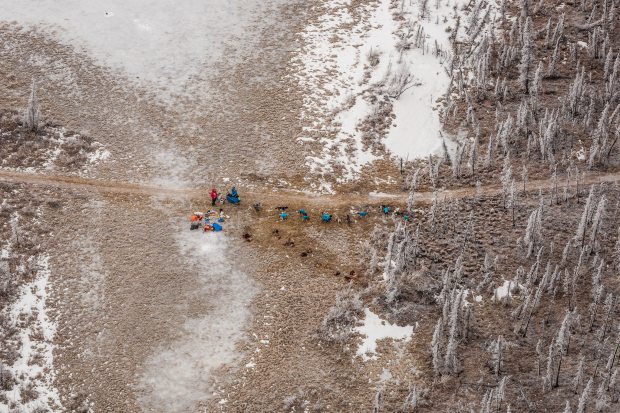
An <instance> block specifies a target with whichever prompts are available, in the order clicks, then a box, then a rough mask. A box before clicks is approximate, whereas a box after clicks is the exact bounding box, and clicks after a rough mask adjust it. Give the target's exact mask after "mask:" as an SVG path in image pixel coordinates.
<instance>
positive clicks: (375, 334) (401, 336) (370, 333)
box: [354, 308, 413, 361]
mask: <svg viewBox="0 0 620 413" xmlns="http://www.w3.org/2000/svg"><path fill="white" fill-rule="evenodd" d="M364 316H365V317H364V320H363V321H362V324H361V325H358V326H356V327H355V328H354V329H355V331H357V332H358V333H360V334H361V335H362V336H365V337H364V338H363V339H362V343H361V344H360V345H359V347H358V348H357V355H358V356H360V357H362V359H363V360H364V361H368V360H376V359H377V341H378V340H384V339H388V338H390V339H393V340H404V341H405V342H407V341H409V340H410V339H411V336H412V335H413V326H404V327H400V326H397V325H396V324H390V323H389V322H388V321H386V320H382V319H381V318H380V317H379V316H378V315H376V314H375V313H373V312H372V311H371V310H370V309H368V308H365V309H364Z"/></svg>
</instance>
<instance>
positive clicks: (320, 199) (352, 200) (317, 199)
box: [0, 170, 620, 206]
mask: <svg viewBox="0 0 620 413" xmlns="http://www.w3.org/2000/svg"><path fill="white" fill-rule="evenodd" d="M619 181H620V172H609V173H588V174H587V175H586V176H585V177H584V178H583V179H582V180H581V181H579V183H578V184H579V185H580V186H582V185H592V184H599V183H602V182H619ZM0 182H6V183H23V184H31V185H43V186H52V187H56V188H61V189H63V188H64V189H81V190H87V191H92V192H97V193H108V194H130V195H139V196H157V197H164V198H171V199H191V198H195V197H206V196H207V192H208V191H209V188H208V187H204V186H196V187H185V188H183V187H180V188H175V187H167V186H157V185H148V184H137V183H130V182H118V181H106V180H100V179H92V178H82V177H78V176H70V175H48V174H37V173H28V172H14V171H6V170H0ZM574 186H575V183H574V182H571V187H574ZM552 187H553V181H552V180H551V179H540V180H533V181H528V183H527V188H526V189H527V191H537V190H539V189H549V188H552ZM501 190H502V188H501V185H485V186H483V187H481V189H480V191H481V194H483V195H496V194H499V193H501ZM476 191H477V189H476V188H471V187H466V188H457V189H443V190H439V191H438V192H437V193H438V195H440V196H444V197H449V198H466V197H468V196H473V195H475V194H476ZM241 192H242V193H243V195H244V197H246V198H247V199H249V201H250V202H247V204H251V203H253V202H261V203H262V204H264V205H275V204H279V203H282V202H302V203H307V204H312V205H332V206H342V205H349V204H358V203H364V204H372V205H374V204H379V203H382V202H387V201H390V202H397V203H403V202H406V201H407V198H408V196H409V195H408V193H402V192H400V193H370V194H359V193H353V194H336V195H330V194H312V193H307V192H301V191H295V190H290V189H277V190H268V189H267V188H251V189H246V188H241ZM432 198H433V192H431V191H426V192H417V193H416V201H417V202H418V203H422V204H424V203H429V202H431V201H432Z"/></svg>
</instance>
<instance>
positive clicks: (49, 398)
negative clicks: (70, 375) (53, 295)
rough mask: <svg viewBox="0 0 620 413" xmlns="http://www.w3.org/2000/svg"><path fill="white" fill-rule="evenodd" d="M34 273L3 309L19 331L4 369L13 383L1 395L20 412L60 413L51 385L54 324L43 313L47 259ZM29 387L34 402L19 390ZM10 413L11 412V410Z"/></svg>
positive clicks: (3, 412)
mask: <svg viewBox="0 0 620 413" xmlns="http://www.w3.org/2000/svg"><path fill="white" fill-rule="evenodd" d="M36 266H37V267H38V270H37V272H36V276H35V278H34V280H33V281H31V282H29V283H27V284H25V285H23V286H22V287H21V289H20V293H19V298H18V299H17V301H16V302H15V303H13V304H12V305H10V306H9V307H8V308H7V309H5V311H6V314H4V315H3V316H6V317H7V319H8V322H9V324H10V325H11V326H12V327H14V328H17V329H19V333H18V335H17V343H16V344H17V346H16V347H17V348H18V349H19V352H18V356H17V359H16V360H15V362H14V363H13V365H12V366H5V367H4V368H6V369H7V370H8V371H10V372H11V373H12V375H13V377H14V379H15V381H16V383H15V385H14V388H13V391H7V392H4V396H5V397H6V398H7V399H8V400H9V402H11V403H13V404H15V405H16V406H17V407H18V408H21V409H23V410H24V411H34V410H35V409H36V408H40V409H41V410H45V411H52V412H57V411H58V412H59V411H62V410H63V408H62V405H61V403H60V397H59V393H58V390H57V389H56V388H55V386H54V380H55V377H56V373H55V371H54V366H53V362H54V357H53V350H54V344H53V339H54V335H55V334H56V323H55V322H54V321H53V320H51V319H50V318H49V316H48V314H47V297H48V295H47V293H48V291H47V289H48V282H49V277H50V269H49V256H47V255H40V256H39V257H38V259H37V261H36ZM28 387H29V388H31V389H33V390H34V392H33V394H36V396H35V397H34V399H32V400H28V401H24V400H23V399H22V395H21V391H20V390H21V389H25V388H28ZM11 411H12V410H11ZM8 412H9V409H8V406H7V405H4V404H0V413H8Z"/></svg>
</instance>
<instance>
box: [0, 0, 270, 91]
mask: <svg viewBox="0 0 620 413" xmlns="http://www.w3.org/2000/svg"><path fill="white" fill-rule="evenodd" d="M266 3H273V1H272V2H264V1H260V0H184V1H177V0H107V1H105V2H95V1H82V0H19V1H8V2H4V3H3V4H2V7H0V21H4V22H17V23H18V24H20V25H24V26H26V27H28V28H32V27H34V26H36V27H37V28H38V29H44V30H46V31H47V32H49V33H53V35H54V36H55V37H56V38H57V39H58V40H60V41H61V42H62V43H64V44H67V45H70V46H73V47H75V48H76V49H77V50H80V51H85V52H87V53H88V54H89V55H90V56H92V57H94V58H95V60H96V61H98V63H99V64H103V65H105V66H108V67H111V68H112V69H116V70H120V71H122V72H123V74H125V75H127V76H128V77H131V78H133V79H136V80H146V81H149V82H155V83H157V84H158V85H159V86H161V87H163V88H164V89H166V90H170V91H172V92H175V93H181V92H182V91H183V86H184V85H185V84H186V83H187V81H188V80H189V79H190V78H191V77H192V76H196V75H198V74H201V73H202V72H203V70H204V67H205V66H209V65H211V64H214V63H216V62H217V61H218V60H220V59H221V58H222V57H223V54H224V51H225V46H226V44H227V43H229V42H231V41H233V40H236V42H235V43H236V46H237V47H240V46H241V45H243V44H244V43H245V42H242V41H239V38H240V37H242V36H243V35H244V34H246V29H247V27H248V26H249V25H250V24H251V22H252V21H253V18H254V17H255V16H256V13H257V10H258V8H259V7H260V8H264V7H266V6H265V4H266ZM244 39H245V40H247V39H246V38H244ZM228 57H229V58H230V56H228Z"/></svg>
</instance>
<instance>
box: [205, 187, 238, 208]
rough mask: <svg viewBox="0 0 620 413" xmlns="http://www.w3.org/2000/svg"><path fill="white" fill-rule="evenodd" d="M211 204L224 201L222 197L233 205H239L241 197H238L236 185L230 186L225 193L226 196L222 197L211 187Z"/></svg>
mask: <svg viewBox="0 0 620 413" xmlns="http://www.w3.org/2000/svg"><path fill="white" fill-rule="evenodd" d="M210 195H211V206H212V207H214V206H215V204H216V203H217V202H218V201H219V202H220V203H222V204H223V203H224V199H225V200H226V201H228V202H229V203H231V204H233V205H239V202H241V199H240V198H239V193H238V192H237V188H236V187H234V186H233V187H232V189H231V190H230V192H229V193H227V194H226V198H222V196H221V195H220V194H219V193H218V192H217V189H215V188H211V194H210Z"/></svg>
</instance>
